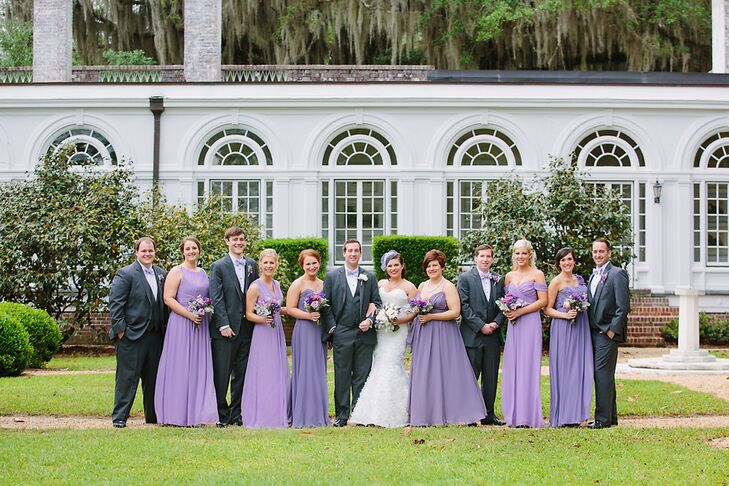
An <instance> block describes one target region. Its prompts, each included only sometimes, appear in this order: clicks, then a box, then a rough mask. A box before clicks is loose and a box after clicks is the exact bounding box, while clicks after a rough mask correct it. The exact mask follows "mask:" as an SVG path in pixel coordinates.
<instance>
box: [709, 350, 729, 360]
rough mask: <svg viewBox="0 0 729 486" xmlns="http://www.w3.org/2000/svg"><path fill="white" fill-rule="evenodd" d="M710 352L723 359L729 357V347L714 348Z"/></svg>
mask: <svg viewBox="0 0 729 486" xmlns="http://www.w3.org/2000/svg"><path fill="white" fill-rule="evenodd" d="M709 353H711V354H713V355H714V356H716V357H717V358H723V359H728V358H729V349H712V350H710V351H709Z"/></svg>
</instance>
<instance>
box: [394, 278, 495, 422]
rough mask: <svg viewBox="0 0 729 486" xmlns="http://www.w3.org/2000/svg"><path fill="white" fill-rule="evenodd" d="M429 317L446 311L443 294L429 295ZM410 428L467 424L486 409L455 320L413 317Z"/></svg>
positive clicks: (474, 420)
mask: <svg viewBox="0 0 729 486" xmlns="http://www.w3.org/2000/svg"><path fill="white" fill-rule="evenodd" d="M430 302H431V304H433V309H432V310H431V311H430V313H431V314H439V313H442V312H446V311H447V310H448V304H447V303H446V298H445V294H444V293H443V292H438V293H435V294H433V295H431V296H430ZM408 339H409V340H410V341H411V342H412V365H411V368H410V425H443V424H470V423H473V422H477V421H478V420H481V419H482V418H484V417H486V406H485V405H484V402H483V396H482V395H481V390H480V389H479V387H478V383H476V376H475V375H474V374H473V368H471V363H470V362H469V361H468V355H467V354H466V347H465V345H464V344H463V337H462V336H461V332H460V330H459V329H458V324H457V323H456V321H455V320H450V321H439V320H432V321H429V322H428V323H427V324H425V325H421V324H420V319H418V318H415V320H414V321H413V325H412V328H411V336H409V337H408Z"/></svg>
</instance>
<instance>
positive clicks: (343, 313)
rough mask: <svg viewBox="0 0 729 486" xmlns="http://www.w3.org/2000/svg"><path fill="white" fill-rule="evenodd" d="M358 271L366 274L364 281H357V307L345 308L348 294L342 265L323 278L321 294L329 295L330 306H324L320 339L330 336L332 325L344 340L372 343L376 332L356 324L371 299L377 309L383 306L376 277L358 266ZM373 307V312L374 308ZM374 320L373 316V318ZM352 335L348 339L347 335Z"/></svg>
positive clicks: (363, 314) (363, 316)
mask: <svg viewBox="0 0 729 486" xmlns="http://www.w3.org/2000/svg"><path fill="white" fill-rule="evenodd" d="M359 273H360V275H366V276H367V280H366V281H361V280H360V281H358V282H357V287H358V288H357V292H359V295H360V305H359V309H349V308H347V305H346V302H347V294H349V295H350V298H351V293H350V291H349V285H347V276H346V273H345V270H344V267H340V268H337V269H334V270H332V271H330V272H328V273H327V276H326V278H325V279H324V290H323V292H324V295H326V297H327V299H329V307H328V308H327V309H325V311H324V315H323V322H322V340H323V341H326V340H328V339H329V337H330V335H329V330H330V329H332V328H335V331H334V332H335V334H338V335H342V336H345V335H346V339H344V341H347V342H349V341H350V340H351V342H352V343H353V342H354V339H357V338H359V339H360V340H361V341H362V342H364V343H370V344H375V343H376V342H377V333H376V332H375V330H374V329H370V330H369V331H367V332H362V331H360V330H359V328H358V325H359V323H360V322H362V321H363V320H364V319H365V314H366V313H367V307H369V305H370V303H374V304H375V307H377V311H379V310H380V308H381V307H382V301H381V300H380V291H379V289H378V288H377V279H376V278H375V276H374V274H373V273H372V272H368V271H367V270H365V269H363V268H362V267H359ZM377 311H376V312H377ZM372 322H373V323H374V317H373V318H372ZM350 338H351V339H350Z"/></svg>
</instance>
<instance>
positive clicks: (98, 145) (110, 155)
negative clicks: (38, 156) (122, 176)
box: [48, 127, 117, 166]
mask: <svg viewBox="0 0 729 486" xmlns="http://www.w3.org/2000/svg"><path fill="white" fill-rule="evenodd" d="M69 145H72V146H73V150H72V152H71V154H70V155H69V160H71V161H76V162H81V161H84V160H90V161H91V162H93V163H94V164H95V165H98V166H108V165H115V164H116V163H117V157H116V150H114V147H113V146H112V145H111V142H109V140H108V139H107V138H106V137H105V136H104V135H103V134H102V133H101V132H99V131H98V130H96V129H95V128H86V127H84V128H71V129H65V130H63V131H62V132H60V133H59V134H57V135H56V137H55V138H54V139H53V142H51V145H50V147H48V152H49V153H50V152H56V151H58V150H63V149H65V148H66V147H68V146H69Z"/></svg>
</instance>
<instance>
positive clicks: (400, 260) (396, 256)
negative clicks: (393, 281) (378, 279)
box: [383, 250, 405, 280]
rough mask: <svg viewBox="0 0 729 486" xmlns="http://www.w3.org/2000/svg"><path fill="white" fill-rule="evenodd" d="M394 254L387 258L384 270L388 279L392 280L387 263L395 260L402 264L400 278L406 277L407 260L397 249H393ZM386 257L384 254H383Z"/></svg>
mask: <svg viewBox="0 0 729 486" xmlns="http://www.w3.org/2000/svg"><path fill="white" fill-rule="evenodd" d="M391 251H392V252H393V254H392V255H391V256H390V257H389V258H387V259H386V260H385V268H384V269H383V271H384V272H385V276H386V277H387V280H390V275H389V274H388V273H387V264H388V263H390V262H391V261H393V260H397V261H399V262H400V265H402V270H401V271H400V278H402V279H404V278H405V260H404V259H403V257H402V255H401V254H400V253H398V252H396V251H395V250H391ZM383 257H384V256H383Z"/></svg>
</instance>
